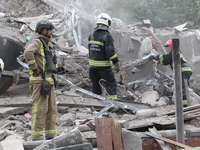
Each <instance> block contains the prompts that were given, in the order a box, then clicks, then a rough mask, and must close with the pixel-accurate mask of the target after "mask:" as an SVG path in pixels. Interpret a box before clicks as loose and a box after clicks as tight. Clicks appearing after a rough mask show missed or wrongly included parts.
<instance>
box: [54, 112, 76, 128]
mask: <svg viewBox="0 0 200 150" xmlns="http://www.w3.org/2000/svg"><path fill="white" fill-rule="evenodd" d="M75 120H76V115H75V114H72V113H67V114H64V115H62V116H60V117H59V118H57V124H58V125H59V126H60V125H62V126H72V125H73V124H74V121H75Z"/></svg>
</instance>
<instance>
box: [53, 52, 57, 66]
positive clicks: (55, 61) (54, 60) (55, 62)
mask: <svg viewBox="0 0 200 150" xmlns="http://www.w3.org/2000/svg"><path fill="white" fill-rule="evenodd" d="M53 62H54V64H57V56H56V54H54V55H53Z"/></svg>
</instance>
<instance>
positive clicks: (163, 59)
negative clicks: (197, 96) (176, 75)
mask: <svg viewBox="0 0 200 150" xmlns="http://www.w3.org/2000/svg"><path fill="white" fill-rule="evenodd" d="M165 47H166V48H167V51H168V54H164V55H157V56H153V57H152V59H155V60H157V61H158V64H161V65H170V66H171V68H172V69H173V62H172V61H173V60H172V40H171V39H170V40H168V41H167V42H166V43H165ZM180 59H181V75H182V92H183V106H184V107H187V96H186V90H185V84H184V83H185V82H184V80H185V79H186V80H187V84H188V85H189V79H190V76H191V75H192V70H191V68H190V67H189V66H188V64H187V61H186V60H185V58H184V57H183V55H182V54H180Z"/></svg>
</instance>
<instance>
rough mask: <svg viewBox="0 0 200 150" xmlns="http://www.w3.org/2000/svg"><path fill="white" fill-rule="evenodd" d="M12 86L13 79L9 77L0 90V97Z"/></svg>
mask: <svg viewBox="0 0 200 150" xmlns="http://www.w3.org/2000/svg"><path fill="white" fill-rule="evenodd" d="M12 84H13V77H9V78H8V79H7V81H6V82H5V83H4V84H3V85H2V87H1V88H0V95H3V94H4V93H5V92H6V91H7V90H8V89H9V88H10V87H11V86H12Z"/></svg>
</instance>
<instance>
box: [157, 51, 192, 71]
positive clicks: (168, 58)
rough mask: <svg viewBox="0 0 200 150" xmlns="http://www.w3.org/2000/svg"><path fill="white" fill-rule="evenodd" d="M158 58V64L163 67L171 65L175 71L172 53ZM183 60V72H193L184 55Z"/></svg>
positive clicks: (181, 56)
mask: <svg viewBox="0 0 200 150" xmlns="http://www.w3.org/2000/svg"><path fill="white" fill-rule="evenodd" d="M157 57H158V63H159V64H161V65H170V66H171V68H172V69H173V60H172V52H170V53H169V54H164V55H157ZM180 58H181V72H191V71H192V70H191V68H190V67H189V66H188V64H187V61H186V60H185V58H184V57H183V55H182V54H180Z"/></svg>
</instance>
